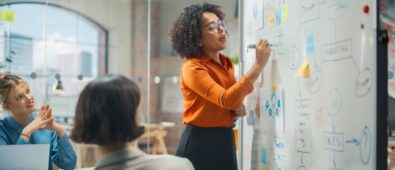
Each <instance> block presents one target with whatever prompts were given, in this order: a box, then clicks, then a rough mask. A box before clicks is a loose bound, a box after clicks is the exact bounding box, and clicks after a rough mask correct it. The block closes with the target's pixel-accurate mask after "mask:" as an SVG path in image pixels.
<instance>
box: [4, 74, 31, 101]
mask: <svg viewBox="0 0 395 170" xmlns="http://www.w3.org/2000/svg"><path fill="white" fill-rule="evenodd" d="M21 83H24V84H27V82H26V81H25V80H23V79H22V78H20V77H19V76H16V75H11V74H4V73H0V102H1V103H2V104H3V103H4V102H7V99H8V97H9V95H10V92H11V90H12V89H14V88H15V87H16V86H17V85H19V84H21Z"/></svg>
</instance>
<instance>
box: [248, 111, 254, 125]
mask: <svg viewBox="0 0 395 170" xmlns="http://www.w3.org/2000/svg"><path fill="white" fill-rule="evenodd" d="M247 124H248V125H249V126H252V125H254V111H253V110H250V112H249V113H248V115H247Z"/></svg>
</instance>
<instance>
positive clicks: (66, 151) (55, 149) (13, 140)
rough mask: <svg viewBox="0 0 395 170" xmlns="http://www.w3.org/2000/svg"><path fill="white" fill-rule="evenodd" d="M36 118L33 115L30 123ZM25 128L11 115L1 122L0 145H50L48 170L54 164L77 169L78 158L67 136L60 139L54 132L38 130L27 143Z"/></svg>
mask: <svg viewBox="0 0 395 170" xmlns="http://www.w3.org/2000/svg"><path fill="white" fill-rule="evenodd" d="M35 117H36V114H32V116H31V119H30V122H32V121H33V120H34V118H35ZM25 127H26V126H24V125H21V124H19V123H17V122H16V121H15V119H14V118H13V117H12V116H10V115H9V116H6V117H5V118H4V119H2V120H0V145H23V144H50V153H49V157H50V160H49V165H48V169H50V170H52V162H53V163H54V164H56V165H57V166H58V167H59V168H62V169H74V168H75V165H76V159H77V157H76V155H75V152H74V149H73V148H72V146H71V145H70V142H69V138H68V137H67V136H66V135H64V136H63V137H62V138H59V137H58V135H57V134H56V132H55V131H54V130H49V129H45V130H37V131H34V132H33V133H32V134H31V136H30V139H29V141H25V140H24V139H23V138H22V137H21V133H22V130H23V129H24V128H25Z"/></svg>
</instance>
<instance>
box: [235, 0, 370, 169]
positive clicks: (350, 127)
mask: <svg viewBox="0 0 395 170" xmlns="http://www.w3.org/2000/svg"><path fill="white" fill-rule="evenodd" d="M241 3H242V5H241V7H242V15H241V17H242V21H243V26H242V29H241V30H242V39H243V40H242V42H243V44H242V48H243V49H242V51H243V52H242V53H243V55H242V64H243V66H242V67H243V69H242V70H243V74H244V73H245V72H247V71H248V68H249V67H250V66H251V65H252V64H253V63H254V62H255V61H254V60H255V59H254V58H255V50H254V49H248V45H250V44H255V43H256V42H257V41H258V40H259V39H260V38H265V39H267V40H268V41H269V43H271V45H272V49H273V51H272V54H271V58H270V60H269V62H268V63H267V65H266V67H265V69H264V73H263V74H262V78H260V79H259V80H258V82H257V83H256V84H255V85H254V91H253V93H252V94H250V95H249V96H247V98H246V100H245V101H244V102H245V104H246V106H247V116H246V117H245V118H244V120H243V128H242V135H241V136H242V139H241V140H242V142H241V143H242V146H241V152H242V154H241V162H242V163H241V166H242V169H243V170H248V169H253V170H255V169H297V170H305V169H317V170H322V169H331V170H335V169H375V168H376V136H375V133H376V77H375V76H376V45H375V42H376V38H375V35H376V34H375V30H376V1H372V0H371V1H367V0H366V1H355V0H243V1H241ZM365 6H367V7H365ZM366 8H368V11H365V12H366V13H365V12H364V10H367V9H366Z"/></svg>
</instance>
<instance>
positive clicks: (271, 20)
mask: <svg viewBox="0 0 395 170" xmlns="http://www.w3.org/2000/svg"><path fill="white" fill-rule="evenodd" d="M268 17H269V19H268V25H269V28H272V27H273V26H274V19H275V18H274V17H275V16H274V11H273V10H271V11H270V12H269V16H268Z"/></svg>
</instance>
